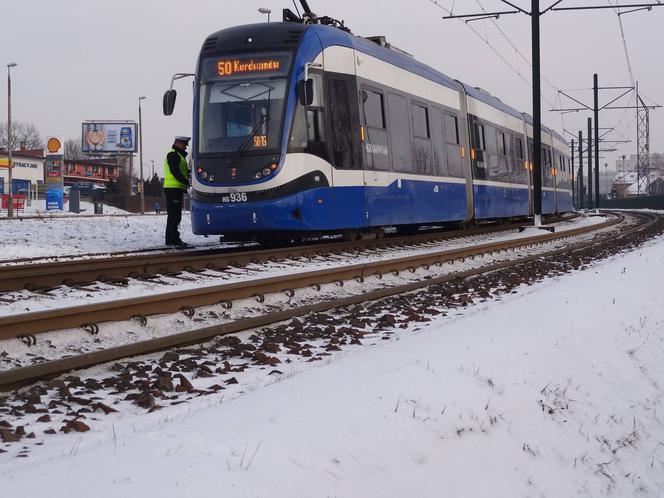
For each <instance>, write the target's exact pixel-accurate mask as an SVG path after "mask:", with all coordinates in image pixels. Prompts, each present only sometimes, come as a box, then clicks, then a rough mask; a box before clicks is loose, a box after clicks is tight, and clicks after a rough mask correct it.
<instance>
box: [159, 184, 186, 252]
mask: <svg viewBox="0 0 664 498" xmlns="http://www.w3.org/2000/svg"><path fill="white" fill-rule="evenodd" d="M164 193H165V194H166V213H167V215H168V216H167V219H166V244H175V243H176V242H179V241H180V232H179V230H178V227H179V225H180V221H182V201H183V197H184V190H180V189H179V188H165V189H164Z"/></svg>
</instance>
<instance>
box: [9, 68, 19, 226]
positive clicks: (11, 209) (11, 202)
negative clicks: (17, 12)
mask: <svg viewBox="0 0 664 498" xmlns="http://www.w3.org/2000/svg"><path fill="white" fill-rule="evenodd" d="M16 66H17V64H16V62H10V63H9V64H7V157H8V159H7V179H8V181H9V182H8V183H9V205H8V206H7V216H8V217H9V218H13V217H14V192H13V191H12V168H13V166H14V164H13V163H12V147H13V145H14V143H13V140H12V68H13V67H16Z"/></svg>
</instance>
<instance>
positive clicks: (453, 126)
mask: <svg viewBox="0 0 664 498" xmlns="http://www.w3.org/2000/svg"><path fill="white" fill-rule="evenodd" d="M443 123H444V125H445V145H446V147H445V152H447V174H448V175H450V176H454V177H463V176H465V175H464V173H463V162H462V160H461V145H460V143H459V121H458V119H457V117H456V116H455V115H453V114H449V113H447V112H446V113H445V114H443Z"/></svg>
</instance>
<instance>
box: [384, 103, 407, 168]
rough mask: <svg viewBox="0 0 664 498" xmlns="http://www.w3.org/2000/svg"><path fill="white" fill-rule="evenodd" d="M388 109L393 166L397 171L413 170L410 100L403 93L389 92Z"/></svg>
mask: <svg viewBox="0 0 664 498" xmlns="http://www.w3.org/2000/svg"><path fill="white" fill-rule="evenodd" d="M387 109H388V117H389V122H390V131H389V132H390V144H391V145H392V167H393V168H394V169H395V170H396V171H412V170H413V158H412V156H411V146H410V123H409V119H408V115H409V113H408V101H407V100H406V98H405V97H402V96H401V95H395V94H393V93H389V94H388V95H387Z"/></svg>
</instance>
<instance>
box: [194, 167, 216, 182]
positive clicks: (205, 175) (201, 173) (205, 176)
mask: <svg viewBox="0 0 664 498" xmlns="http://www.w3.org/2000/svg"><path fill="white" fill-rule="evenodd" d="M196 172H197V173H198V176H200V177H201V178H202V179H203V180H207V179H208V177H209V176H210V175H209V173H208V172H207V171H205V170H204V169H203V168H201V167H200V166H199V167H198V168H196ZM212 178H213V177H210V180H212Z"/></svg>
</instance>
